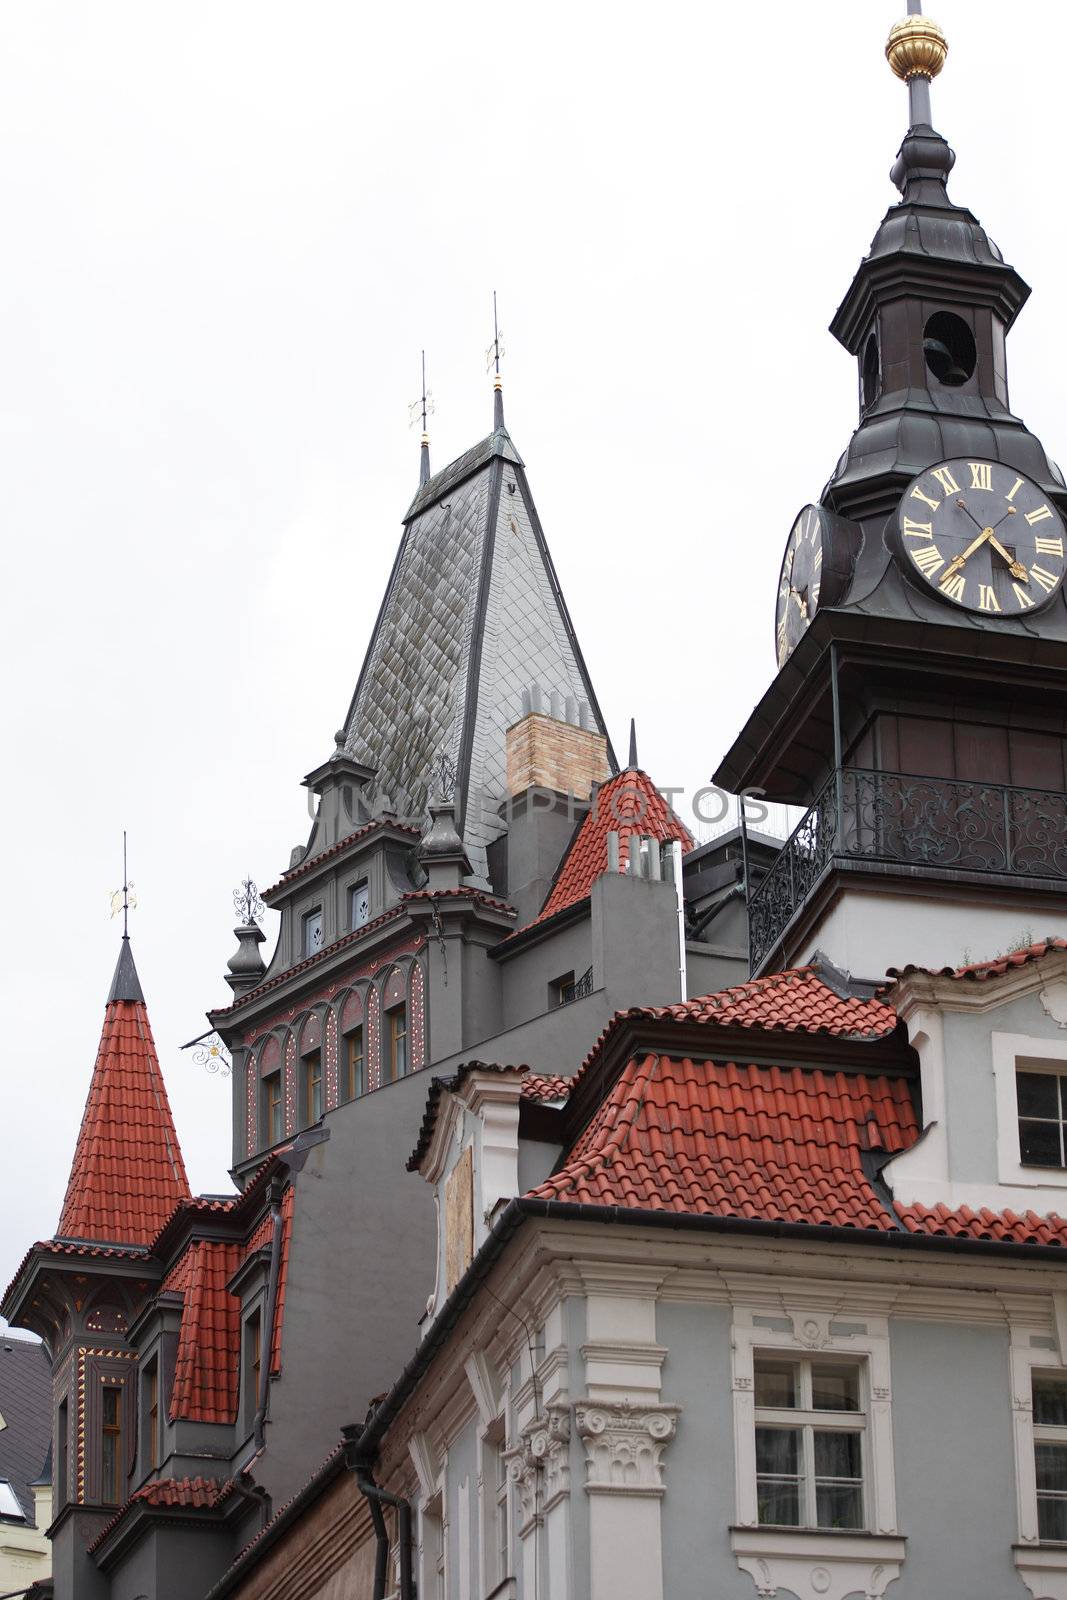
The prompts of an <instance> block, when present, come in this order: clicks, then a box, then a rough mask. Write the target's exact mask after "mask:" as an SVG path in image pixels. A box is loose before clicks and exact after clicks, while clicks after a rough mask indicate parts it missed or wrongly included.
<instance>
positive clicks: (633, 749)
mask: <svg viewBox="0 0 1067 1600" xmlns="http://www.w3.org/2000/svg"><path fill="white" fill-rule="evenodd" d="M626 765H627V766H628V767H632V768H633V769H634V770H635V771H636V770H637V765H638V762H637V724H636V722H635V721H634V719H633V717H631V718H630V756H629V760H628V761H627V763H626Z"/></svg>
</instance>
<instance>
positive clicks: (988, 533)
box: [941, 500, 993, 583]
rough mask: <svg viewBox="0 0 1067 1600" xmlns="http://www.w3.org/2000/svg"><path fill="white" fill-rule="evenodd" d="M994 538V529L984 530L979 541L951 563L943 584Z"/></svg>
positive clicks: (973, 543) (975, 541)
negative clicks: (987, 541) (988, 540)
mask: <svg viewBox="0 0 1067 1600" xmlns="http://www.w3.org/2000/svg"><path fill="white" fill-rule="evenodd" d="M959 504H960V505H962V504H963V502H962V500H961V501H960V502H959ZM992 537H993V530H992V528H983V529H982V531H981V533H980V534H979V535H978V537H977V539H974V540H972V542H971V543H970V544H969V545H968V546H967V548H966V550H965V551H964V552H963V554H962V555H961V556H956V557H955V558H954V559H953V560H952V561H950V562H949V564H948V566H947V567H946V569H945V574H944V577H943V578H942V579H941V582H942V583H944V581H945V578H951V576H952V574H953V573H954V572H958V571H959V570H960V568H961V567H962V566H963V564H964V562H965V561H969V560H970V558H971V557H972V556H973V555H974V552H975V551H976V550H980V549H981V548H982V546H983V545H984V544H985V542H986V540H987V539H991V538H992Z"/></svg>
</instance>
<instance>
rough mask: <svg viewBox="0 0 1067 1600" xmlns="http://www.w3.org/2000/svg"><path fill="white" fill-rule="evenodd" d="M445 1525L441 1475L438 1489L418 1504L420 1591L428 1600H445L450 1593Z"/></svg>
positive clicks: (443, 1487) (443, 1491) (443, 1485)
mask: <svg viewBox="0 0 1067 1600" xmlns="http://www.w3.org/2000/svg"><path fill="white" fill-rule="evenodd" d="M446 1528H447V1523H446V1521H445V1484H444V1480H443V1478H442V1480H441V1481H440V1482H439V1483H438V1485H437V1488H436V1490H435V1492H434V1493H433V1494H432V1495H430V1496H429V1497H428V1498H427V1499H425V1500H424V1501H423V1502H422V1504H421V1506H420V1507H419V1594H420V1595H423V1596H425V1600H446V1596H447V1594H448V1540H447V1537H446ZM431 1530H432V1535H433V1536H432V1539H431V1537H430V1534H431Z"/></svg>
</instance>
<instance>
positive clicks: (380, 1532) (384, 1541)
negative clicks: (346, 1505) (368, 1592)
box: [341, 1424, 415, 1600]
mask: <svg viewBox="0 0 1067 1600" xmlns="http://www.w3.org/2000/svg"><path fill="white" fill-rule="evenodd" d="M362 1432H363V1429H362V1428H360V1427H359V1426H358V1425H354V1424H350V1425H349V1426H348V1427H346V1428H342V1429H341V1435H342V1437H343V1439H344V1443H345V1465H346V1466H347V1467H348V1470H349V1471H350V1472H354V1473H355V1475H356V1487H357V1488H358V1489H359V1491H360V1493H361V1494H362V1495H363V1496H364V1497H365V1499H366V1501H367V1506H368V1508H369V1510H370V1515H371V1521H372V1522H373V1524H374V1537H375V1539H376V1540H377V1543H378V1549H377V1551H376V1553H375V1558H374V1592H373V1597H372V1600H385V1583H386V1577H387V1568H388V1562H389V1535H388V1533H387V1532H386V1528H385V1518H384V1516H383V1515H382V1506H383V1505H385V1506H395V1507H396V1510H397V1521H398V1524H399V1526H398V1528H397V1539H398V1543H399V1546H400V1600H415V1582H414V1576H413V1573H412V1562H411V1554H412V1551H411V1501H410V1500H405V1499H404V1497H403V1495H399V1494H390V1492H389V1490H388V1489H383V1488H381V1486H380V1485H379V1484H377V1483H375V1481H374V1478H373V1476H372V1472H371V1465H370V1462H369V1461H368V1460H367V1459H366V1457H365V1456H362V1455H360V1454H359V1438H360V1435H361V1434H362Z"/></svg>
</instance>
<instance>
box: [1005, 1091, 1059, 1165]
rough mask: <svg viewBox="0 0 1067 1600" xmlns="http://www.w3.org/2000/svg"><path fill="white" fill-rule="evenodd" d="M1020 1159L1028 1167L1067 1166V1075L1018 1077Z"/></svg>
mask: <svg viewBox="0 0 1067 1600" xmlns="http://www.w3.org/2000/svg"><path fill="white" fill-rule="evenodd" d="M1015 1089H1016V1094H1017V1096H1018V1103H1019V1158H1020V1160H1021V1161H1022V1164H1023V1165H1024V1166H1027V1167H1060V1168H1065V1167H1067V1136H1065V1132H1064V1129H1065V1124H1067V1073H1062V1072H1028V1071H1026V1070H1024V1069H1023V1068H1019V1069H1018V1070H1017V1071H1016V1074H1015Z"/></svg>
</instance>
